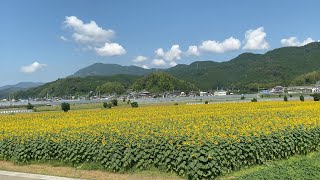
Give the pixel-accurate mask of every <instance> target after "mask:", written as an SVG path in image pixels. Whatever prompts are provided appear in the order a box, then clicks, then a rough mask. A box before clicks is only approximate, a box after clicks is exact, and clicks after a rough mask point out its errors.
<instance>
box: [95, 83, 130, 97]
mask: <svg viewBox="0 0 320 180" xmlns="http://www.w3.org/2000/svg"><path fill="white" fill-rule="evenodd" d="M97 90H98V91H100V92H101V93H102V94H118V95H119V94H123V93H125V92H126V89H125V87H124V86H123V85H122V84H121V83H119V82H107V83H105V84H103V85H101V86H99V87H98V88H97Z"/></svg>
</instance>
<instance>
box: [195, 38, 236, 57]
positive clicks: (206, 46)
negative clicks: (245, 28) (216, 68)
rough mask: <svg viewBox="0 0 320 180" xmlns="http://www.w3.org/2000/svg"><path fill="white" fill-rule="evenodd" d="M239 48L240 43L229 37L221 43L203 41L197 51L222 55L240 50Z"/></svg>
mask: <svg viewBox="0 0 320 180" xmlns="http://www.w3.org/2000/svg"><path fill="white" fill-rule="evenodd" d="M240 47H241V42H240V41H239V40H238V39H235V38H233V37H230V38H228V39H225V40H224V41H223V42H219V41H213V40H207V41H203V42H202V44H201V45H200V46H199V49H200V50H201V51H205V52H212V53H224V52H228V51H234V50H237V49H240Z"/></svg>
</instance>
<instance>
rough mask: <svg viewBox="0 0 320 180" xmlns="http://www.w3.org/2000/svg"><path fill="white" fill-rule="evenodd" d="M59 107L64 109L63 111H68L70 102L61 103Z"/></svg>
mask: <svg viewBox="0 0 320 180" xmlns="http://www.w3.org/2000/svg"><path fill="white" fill-rule="evenodd" d="M61 109H62V110H63V111H64V112H68V111H69V110H70V104H69V103H66V102H64V103H61Z"/></svg>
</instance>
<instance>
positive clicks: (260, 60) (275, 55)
mask: <svg viewBox="0 0 320 180" xmlns="http://www.w3.org/2000/svg"><path fill="white" fill-rule="evenodd" d="M155 71H160V72H164V73H168V74H170V75H172V76H173V77H174V78H177V79H179V80H184V81H186V82H189V83H191V84H193V85H194V87H196V88H197V89H196V90H215V89H217V88H219V89H225V90H227V89H229V90H239V91H240V92H257V91H258V89H265V88H271V87H274V86H276V85H282V86H288V85H290V84H292V83H294V82H297V78H298V80H299V82H302V83H303V82H309V81H307V79H306V80H305V79H303V78H308V77H309V76H310V73H311V72H314V71H316V72H317V71H320V42H314V43H310V44H308V45H305V46H302V47H283V48H278V49H274V50H271V51H268V52H266V53H265V54H253V53H243V54H240V55H239V56H237V57H236V58H233V59H231V60H230V61H225V62H214V61H197V62H193V63H191V64H190V65H185V64H179V65H177V66H175V67H171V68H168V69H144V68H141V67H137V66H121V65H116V64H102V63H96V64H93V65H91V66H88V67H86V68H84V69H81V70H79V71H77V72H76V73H75V74H73V75H72V76H70V77H67V78H64V79H58V80H56V81H53V82H51V83H47V84H44V85H42V86H39V87H36V88H31V89H29V90H23V91H19V92H17V94H18V95H19V96H21V97H45V96H46V95H47V93H49V94H50V95H51V96H59V95H70V94H72V95H76V94H79V95H80V94H86V93H88V92H91V91H93V90H95V89H96V88H97V86H100V85H102V84H103V83H106V82H120V83H122V84H124V86H125V87H126V88H129V89H131V88H132V85H133V84H134V83H135V82H137V81H139V80H140V79H142V78H144V77H145V76H146V75H148V74H150V73H153V72H155ZM308 73H309V74H308ZM306 74H307V75H308V76H307V75H306ZM302 75H304V76H302ZM311 75H312V73H311ZM301 77H302V80H301ZM315 77H317V76H315ZM314 80H317V79H314ZM149 84H152V82H150V83H149ZM141 86H142V87H143V86H144V84H143V83H142V84H141ZM149 86H150V85H149ZM239 91H238V92H239Z"/></svg>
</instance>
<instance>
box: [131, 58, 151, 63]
mask: <svg viewBox="0 0 320 180" xmlns="http://www.w3.org/2000/svg"><path fill="white" fill-rule="evenodd" d="M146 60H148V58H147V57H145V56H137V57H136V58H134V59H133V60H132V61H133V62H136V63H142V62H144V61H146Z"/></svg>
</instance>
